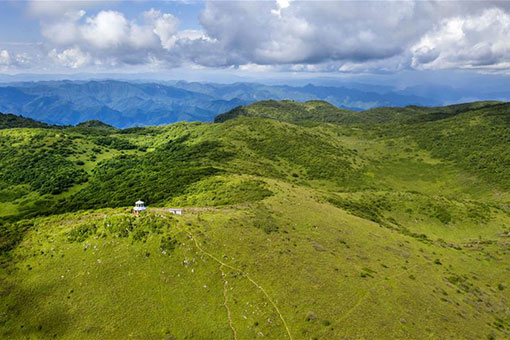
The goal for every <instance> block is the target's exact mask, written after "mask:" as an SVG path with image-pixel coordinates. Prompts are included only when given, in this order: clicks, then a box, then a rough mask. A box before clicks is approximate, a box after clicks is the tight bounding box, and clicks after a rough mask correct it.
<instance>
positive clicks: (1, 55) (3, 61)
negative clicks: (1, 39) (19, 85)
mask: <svg viewBox="0 0 510 340" xmlns="http://www.w3.org/2000/svg"><path fill="white" fill-rule="evenodd" d="M10 64H11V56H10V54H9V51H7V50H1V51H0V65H2V66H8V65H10Z"/></svg>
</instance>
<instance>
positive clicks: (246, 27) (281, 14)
mask: <svg viewBox="0 0 510 340" xmlns="http://www.w3.org/2000/svg"><path fill="white" fill-rule="evenodd" d="M509 38H510V2H501V1H462V2H460V1H459V2H457V1H413V0H407V1H390V0H388V1H385V0H381V1H358V0H353V1H288V0H274V1H273V0H271V1H269V0H268V1H256V2H255V1H240V2H232V1H208V2H200V1H143V0H137V1H120V0H119V1H99V0H98V1H72V0H67V1H35V0H26V1H2V2H0V74H18V73H24V74H27V73H28V74H51V73H55V74H56V73H58V74H70V75H72V74H82V73H93V74H101V73H108V74H116V73H118V74H121V73H123V74H125V73H130V74H144V75H147V74H154V75H155V76H157V75H169V76H173V78H175V77H179V78H185V77H186V76H187V75H189V76H190V77H191V75H195V76H196V75H197V74H199V75H200V76H201V77H203V78H206V79H210V80H214V79H215V78H219V79H225V77H226V75H228V76H229V77H231V78H232V79H237V78H236V77H241V78H243V77H247V78H249V79H269V78H282V79H285V78H286V79H292V78H296V77H298V78H304V79H307V78H310V79H311V78H314V77H316V78H319V77H338V78H352V79H364V78H365V79H366V78H368V79H371V80H373V81H378V80H377V79H389V80H391V81H392V82H393V83H395V84H397V85H398V83H399V82H407V83H409V82H412V81H413V78H417V79H418V81H417V82H418V83H419V80H420V79H423V81H433V80H434V79H448V80H450V81H451V82H452V83H456V82H463V81H466V79H471V80H472V79H483V81H484V82H488V81H490V79H506V78H507V75H508V74H509V73H510V72H509V71H510V39H509Z"/></svg>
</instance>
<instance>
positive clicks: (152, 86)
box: [0, 80, 440, 127]
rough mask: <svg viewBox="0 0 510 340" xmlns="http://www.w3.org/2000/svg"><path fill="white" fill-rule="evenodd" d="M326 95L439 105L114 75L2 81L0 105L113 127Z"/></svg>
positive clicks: (383, 100)
mask: <svg viewBox="0 0 510 340" xmlns="http://www.w3.org/2000/svg"><path fill="white" fill-rule="evenodd" d="M269 99H274V100H285V99H289V100H295V101H309V100H326V101H328V102H330V103H332V104H333V105H335V106H337V107H340V108H345V109H349V110H354V111H361V110H366V109H370V108H373V107H381V106H406V105H429V106H430V105H439V104H440V102H439V101H437V100H434V99H431V98H427V97H422V96H417V95H413V94H401V93H397V92H392V91H389V92H383V91H380V89H377V90H374V91H370V87H369V86H368V87H366V88H363V89H360V88H359V87H358V88H347V87H334V86H316V85H306V86H303V87H293V86H287V85H263V84H257V83H234V84H214V83H189V82H184V81H179V82H172V83H167V84H160V83H137V82H126V81H116V80H102V81H66V80H63V81H41V82H19V83H8V84H2V85H1V86H0V111H1V112H8V113H14V114H18V115H22V116H24V117H28V118H34V119H37V120H39V121H43V122H46V123H51V124H60V125H74V124H76V123H79V122H82V121H86V120H94V119H97V120H101V121H103V122H105V123H107V124H111V125H113V126H116V127H130V126H136V125H140V126H145V125H158V124H168V123H173V122H176V121H203V122H208V121H212V120H214V117H215V116H216V115H218V114H220V113H223V112H226V111H229V110H231V109H233V108H235V107H237V106H240V105H247V104H250V103H253V102H256V101H260V100H269Z"/></svg>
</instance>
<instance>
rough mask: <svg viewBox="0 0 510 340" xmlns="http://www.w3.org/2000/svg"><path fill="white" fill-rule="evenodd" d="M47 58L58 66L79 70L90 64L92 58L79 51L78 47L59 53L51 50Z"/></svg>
mask: <svg viewBox="0 0 510 340" xmlns="http://www.w3.org/2000/svg"><path fill="white" fill-rule="evenodd" d="M49 56H50V57H51V58H53V59H54V60H55V61H56V62H57V63H58V64H60V65H63V66H66V67H70V68H80V67H83V66H86V65H88V64H90V62H91V60H92V58H91V57H90V54H88V53H85V52H83V51H81V50H80V48H79V47H74V48H69V49H67V50H64V51H62V52H60V53H58V52H57V50H56V49H53V50H51V52H50V53H49Z"/></svg>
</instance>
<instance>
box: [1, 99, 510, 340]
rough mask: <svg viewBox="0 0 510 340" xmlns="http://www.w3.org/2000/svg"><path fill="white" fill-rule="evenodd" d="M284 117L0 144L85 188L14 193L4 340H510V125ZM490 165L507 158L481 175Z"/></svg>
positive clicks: (427, 114)
mask: <svg viewBox="0 0 510 340" xmlns="http://www.w3.org/2000/svg"><path fill="white" fill-rule="evenodd" d="M282 105H283V106H285V107H284V109H283V110H284V111H283V112H280V113H281V115H278V114H279V112H277V111H274V110H276V109H278V107H279V105H276V106H275V103H268V104H266V106H264V107H263V108H262V109H263V110H262V111H261V112H258V113H259V115H262V116H266V115H268V114H269V113H272V114H276V115H277V116H275V117H270V118H271V119H267V118H260V117H259V118H257V117H252V116H250V117H239V118H236V119H228V120H226V121H225V122H224V123H221V124H201V123H177V124H172V125H169V126H161V127H151V128H135V129H126V130H115V129H111V128H97V127H94V126H95V125H97V123H95V122H94V124H92V125H94V126H91V127H87V126H82V127H77V128H61V129H58V130H55V129H39V128H31V129H23V128H16V129H6V130H1V131H0V140H1V141H2V143H3V145H4V152H5V155H6V156H7V158H4V159H2V162H4V163H3V164H8V163H9V162H11V163H12V164H15V162H13V160H21V161H22V162H25V161H26V160H27V159H28V158H30V157H31V156H29V154H28V153H27V152H28V151H27V150H29V149H30V150H32V154H39V153H41V154H42V153H44V154H49V156H48V157H50V159H56V160H59V161H58V162H57V163H56V164H57V165H58V166H56V169H57V170H58V169H60V167H61V168H62V171H64V170H65V171H70V172H72V173H74V172H79V173H85V175H86V181H83V182H76V183H74V182H72V184H71V185H69V186H67V187H64V188H62V190H61V191H60V192H56V193H51V192H50V193H45V192H44V191H41V190H39V189H40V188H39V187H38V186H37V185H36V184H37V183H38V182H34V181H31V179H30V178H29V179H27V180H19V181H13V179H12V178H11V177H9V176H10V175H9V174H6V173H5V172H4V173H3V175H2V176H0V183H1V184H2V191H1V192H2V193H3V195H2V197H3V202H2V203H1V205H0V216H2V218H1V219H0V252H1V259H2V260H1V264H2V266H1V269H0V295H1V297H2V298H1V299H0V337H3V338H12V339H18V338H19V339H22V338H27V337H29V338H35V339H37V338H40V339H46V338H51V337H56V338H63V339H76V338H80V339H82V338H83V339H88V338H90V339H93V338H112V339H114V338H118V339H125V338H139V339H162V338H165V339H209V338H214V339H228V338H231V339H234V338H237V339H252V338H267V339H279V340H280V339H344V338H350V339H358V338H370V339H396V338H398V339H424V338H432V339H436V338H455V339H457V338H462V339H464V338H465V339H484V338H495V339H505V338H508V337H509V336H510V317H509V315H508V302H507V301H509V299H510V288H508V283H507V281H508V277H509V274H510V273H509V270H508V268H510V248H509V244H508V235H510V215H509V214H510V210H509V206H510V205H509V203H510V196H509V194H508V191H507V184H508V183H507V182H506V168H505V164H506V163H505V159H506V158H505V157H506V156H504V155H505V153H504V152H500V151H501V146H502V145H503V144H504V143H503V142H496V137H495V135H493V134H497V136H499V138H500V139H501V141H504V140H505V139H504V138H506V133H507V131H506V130H505V129H504V128H501V129H500V128H494V129H492V125H494V124H496V123H498V122H501V120H502V119H503V120H504V119H505V118H504V117H505V116H504V112H506V111H504V110H505V108H504V107H500V106H499V105H500V104H499V103H480V104H479V105H471V106H469V105H468V106H459V107H447V108H444V109H443V111H441V110H440V109H439V108H434V109H430V110H426V109H423V108H406V109H405V110H404V111H402V112H397V113H395V115H394V116H392V117H393V118H392V117H390V119H389V122H386V120H384V119H383V120H384V121H385V123H383V124H379V123H377V124H376V123H374V121H375V122H377V121H378V120H381V115H382V114H383V113H384V112H386V111H387V110H389V109H385V110H382V111H381V110H380V111H374V112H370V113H369V117H372V118H370V119H373V120H374V121H372V122H370V123H369V124H368V123H367V124H365V125H359V124H358V122H354V121H342V122H343V124H341V125H339V124H331V123H320V122H310V121H305V120H306V119H308V118H309V117H308V116H306V115H305V113H306V112H308V113H310V112H312V113H313V112H315V111H314V110H321V108H323V106H324V104H322V103H315V102H311V103H307V104H304V107H303V108H300V109H299V112H298V119H292V113H293V111H292V110H293V108H294V107H295V106H296V105H298V104H295V103H283V104H282ZM298 106H299V105H298ZM492 106H495V107H496V108H497V110H496V109H494V107H492ZM275 107H276V109H275ZM491 108H492V109H491ZM255 109H257V106H256V105H255V106H253V107H251V108H250V110H255ZM493 109H494V110H493ZM491 110H493V111H491ZM256 113H257V112H256ZM496 113H498V115H496ZM324 114H325V117H329V118H331V115H333V114H334V110H332V111H330V110H329V109H328V110H326V111H325V113H324ZM345 114H346V115H347V114H348V113H345ZM406 114H409V115H410V116H406ZM242 116H243V115H242ZM307 117H308V118H307ZM312 117H313V115H312ZM395 117H396V118H395ZM322 118H324V117H322ZM322 118H321V120H323V119H322ZM329 118H328V119H329ZM404 118H405V120H406V121H405V122H402V121H400V123H398V124H396V123H395V119H397V120H404ZM407 118H409V121H407ZM285 120H291V121H295V120H297V121H299V122H289V121H285ZM454 126H462V127H463V129H464V127H466V129H464V130H459V131H457V130H453V127H454ZM473 129H474V130H473ZM447 130H451V131H450V132H448V133H449V134H451V133H453V134H455V136H454V137H452V138H443V137H438V138H440V141H441V143H439V144H433V145H429V144H427V143H426V135H427V134H429V135H431V136H436V135H437V136H440V135H441V134H443V133H445V131H447ZM462 131H463V132H462ZM489 131H490V134H491V136H492V137H491V138H492V139H491V140H493V145H489V144H487V143H485V144H483V143H482V144H480V145H481V146H480V147H476V148H473V149H472V150H473V152H474V153H471V151H470V149H469V147H467V145H468V144H469V143H470V139H472V140H473V141H475V142H476V141H478V138H483V136H484V135H487V134H489ZM474 134H478V135H476V136H474ZM100 137H101V138H102V139H101V140H102V142H100V143H99V144H98V143H96V142H95V141H97V140H98V138H100ZM105 137H108V138H105ZM35 139H37V140H35ZM64 141H66V142H69V143H67V144H66V145H67V146H65V147H64V143H63V142H64ZM103 142H104V143H103ZM107 142H108V143H107ZM114 146H115V147H114ZM51 147H53V148H51ZM480 148H482V149H483V150H487V155H494V154H497V152H500V153H501V154H502V157H500V158H497V159H494V160H492V161H490V162H491V166H490V167H488V168H484V169H483V168H482V166H483V164H484V163H483V162H482V161H481V160H480V157H479V156H480V150H481V149H480ZM9 157H12V158H9ZM464 159H469V162H465V161H464ZM81 162H82V163H83V164H82V163H81ZM52 164H53V163H52ZM36 165H37V166H39V165H40V164H36ZM52 167H53V165H52ZM34 169H36V170H34V171H35V174H36V175H39V170H37V169H38V168H37V167H35V168H34ZM65 171H64V172H65ZM493 171H497V172H498V174H499V175H498V176H493V177H491V175H490V174H491V173H492V172H493ZM73 178H74V177H73ZM137 199H142V200H145V201H146V202H148V203H149V210H148V213H147V214H145V215H142V216H141V217H139V218H135V217H134V216H133V215H132V214H131V213H130V206H131V205H132V204H133V202H134V201H136V200H137ZM165 207H183V208H184V214H183V215H182V216H177V215H171V214H168V213H167V212H166V209H165Z"/></svg>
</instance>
